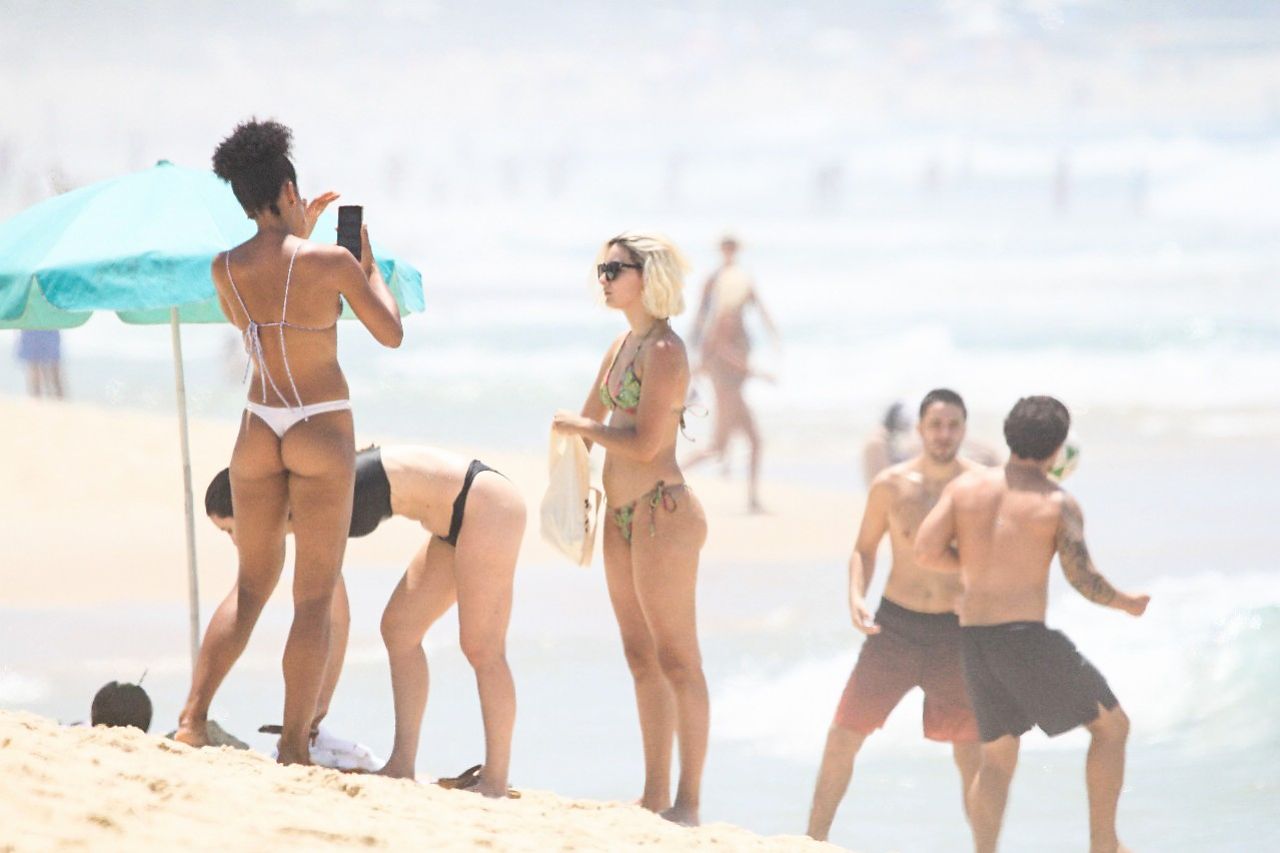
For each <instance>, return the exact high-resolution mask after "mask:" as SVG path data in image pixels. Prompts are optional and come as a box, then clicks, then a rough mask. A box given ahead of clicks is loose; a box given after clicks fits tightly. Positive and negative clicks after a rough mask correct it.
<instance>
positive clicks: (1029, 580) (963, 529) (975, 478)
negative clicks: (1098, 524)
mask: <svg viewBox="0 0 1280 853" xmlns="http://www.w3.org/2000/svg"><path fill="white" fill-rule="evenodd" d="M941 502H942V503H945V504H946V506H945V507H944V508H943V509H942V510H941V513H942V514H943V516H945V517H943V516H940V517H939V518H937V519H934V520H933V521H937V522H938V523H937V524H936V525H935V524H932V523H931V524H930V525H929V526H928V527H927V528H926V531H925V540H924V541H921V542H917V545H918V546H919V547H918V548H917V551H916V554H917V555H920V554H921V552H922V551H924V552H926V553H927V552H928V551H929V550H931V549H932V550H937V545H938V543H939V542H940V541H942V539H941V538H940V537H945V540H946V543H950V542H952V541H954V543H955V546H954V548H955V550H954V551H951V550H950V549H949V548H947V547H946V545H945V544H944V547H943V550H945V551H950V555H949V557H948V559H953V560H955V562H956V564H957V565H956V567H957V568H958V569H959V574H960V577H961V579H962V580H963V586H964V593H963V595H961V596H960V602H959V608H958V611H957V612H958V613H959V614H960V624H961V625H998V624H1001V623H1005V622H1043V621H1044V618H1045V610H1046V608H1047V604H1048V588H1049V566H1050V564H1051V563H1052V561H1053V556H1054V554H1055V553H1056V554H1058V555H1059V557H1060V560H1061V562H1062V569H1063V573H1064V574H1065V575H1066V577H1067V580H1068V581H1069V582H1070V583H1071V585H1072V586H1073V587H1075V588H1076V589H1077V590H1078V591H1079V592H1080V594H1081V595H1083V596H1084V597H1085V598H1088V599H1089V600H1090V601H1093V602H1095V603H1097V604H1101V605H1104V606H1112V607H1116V608H1117V609H1120V610H1124V611H1126V612H1129V613H1132V614H1134V615H1139V614H1140V613H1141V612H1142V610H1143V609H1145V607H1146V598H1147V597H1146V596H1129V595H1125V594H1124V593H1121V592H1118V591H1117V590H1116V589H1115V588H1114V587H1112V586H1111V584H1110V583H1108V582H1107V580H1106V578H1104V577H1102V575H1100V574H1098V572H1097V570H1096V569H1095V568H1094V566H1093V561H1092V560H1091V559H1090V557H1089V550H1088V548H1087V546H1086V545H1085V541H1084V519H1083V515H1082V514H1081V511H1080V505H1079V504H1078V503H1077V502H1076V500H1075V498H1073V497H1071V495H1069V494H1067V492H1065V491H1064V490H1063V489H1062V488H1061V487H1060V486H1058V485H1057V484H1055V483H1053V482H1052V481H1051V480H1049V478H1048V477H1047V476H1046V475H1045V473H1044V471H1043V470H1042V467H1041V466H1039V465H1037V464H1031V463H1027V462H1023V461H1019V460H1016V459H1015V460H1012V461H1010V462H1009V463H1008V464H1007V465H1005V466H1004V467H1003V468H995V469H980V470H976V471H972V472H969V473H966V474H965V475H963V476H961V477H958V478H957V479H956V480H955V481H954V482H953V483H952V484H951V485H950V488H948V489H947V491H946V494H945V495H944V497H943V498H942V500H941ZM957 552H958V553H957Z"/></svg>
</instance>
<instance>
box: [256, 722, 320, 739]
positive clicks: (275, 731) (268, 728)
mask: <svg viewBox="0 0 1280 853" xmlns="http://www.w3.org/2000/svg"><path fill="white" fill-rule="evenodd" d="M258 732H259V733H261V734H264V735H282V734H284V726H277V725H275V724H274V723H268V724H267V725H265V726H258ZM319 734H320V729H318V728H315V729H312V730H311V739H312V740H315V739H316V736H317V735H319Z"/></svg>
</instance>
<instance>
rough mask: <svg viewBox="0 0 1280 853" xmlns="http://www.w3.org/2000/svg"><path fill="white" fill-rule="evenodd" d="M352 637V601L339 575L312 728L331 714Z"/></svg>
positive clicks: (334, 593) (330, 612) (330, 613)
mask: <svg viewBox="0 0 1280 853" xmlns="http://www.w3.org/2000/svg"><path fill="white" fill-rule="evenodd" d="M350 637H351V602H350V600H349V599H348V598H347V585H346V583H345V582H344V581H343V580H342V575H338V584H337V586H335V587H334V590H333V605H332V606H331V607H330V608H329V658H328V660H327V661H325V665H324V680H322V681H321V682H320V698H319V699H317V700H316V716H315V719H313V720H312V721H311V730H312V731H315V730H316V729H318V728H319V727H320V721H321V720H323V719H324V718H325V717H326V716H328V715H329V705H331V704H332V703H333V694H334V691H336V690H337V689H338V679H339V678H341V677H342V664H343V661H345V660H346V658H347V640H348V639H350Z"/></svg>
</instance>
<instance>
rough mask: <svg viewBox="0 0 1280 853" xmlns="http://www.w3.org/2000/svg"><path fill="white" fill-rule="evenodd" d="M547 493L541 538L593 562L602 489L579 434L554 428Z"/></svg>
mask: <svg viewBox="0 0 1280 853" xmlns="http://www.w3.org/2000/svg"><path fill="white" fill-rule="evenodd" d="M548 462H549V466H550V468H549V471H548V473H549V475H550V477H549V480H548V482H547V493H546V494H545V495H543V496H542V538H543V539H545V540H546V541H547V542H549V543H551V544H552V545H554V546H555V547H556V549H557V550H559V551H561V552H562V553H564V554H565V555H567V556H568V557H569V559H571V560H573V561H574V562H575V563H577V564H578V565H579V566H586V565H589V564H590V563H591V553H592V550H593V549H594V547H595V541H596V527H597V525H598V522H599V520H600V504H601V494H600V489H598V488H596V487H595V486H594V484H593V483H592V476H591V474H592V471H591V457H590V454H589V453H587V445H586V442H584V441H583V440H582V437H581V436H578V435H566V434H564V433H559V432H556V431H555V430H552V431H551V452H550V455H549V458H548Z"/></svg>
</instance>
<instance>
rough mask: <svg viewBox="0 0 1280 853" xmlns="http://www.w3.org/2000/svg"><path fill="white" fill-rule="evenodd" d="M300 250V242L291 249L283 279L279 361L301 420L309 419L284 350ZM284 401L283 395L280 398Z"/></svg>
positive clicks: (287, 355) (287, 354)
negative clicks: (295, 265)
mask: <svg viewBox="0 0 1280 853" xmlns="http://www.w3.org/2000/svg"><path fill="white" fill-rule="evenodd" d="M301 248H302V241H301V240H299V241H298V245H296V246H294V247H293V255H292V256H291V257H290V258H289V272H288V273H287V274H286V275H285V277H284V304H283V305H281V306H280V359H281V360H282V361H283V362H284V372H285V375H286V376H288V377H289V386H290V387H291V388H293V399H294V400H296V401H297V403H298V408H299V409H302V410H303V418H302V419H303V420H310V419H311V418H310V417H309V416H307V414H306V408H307V407H306V406H304V405H303V404H302V395H301V394H299V393H298V383H296V382H294V381H293V369H292V368H290V367H289V353H288V352H286V351H285V348H284V327H285V326H287V325H288V320H289V282H291V281H292V280H293V263H294V261H296V260H297V259H298V250H299V249H301ZM280 399H281V400H283V399H284V395H283V394H282V395H281V396H280Z"/></svg>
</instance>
